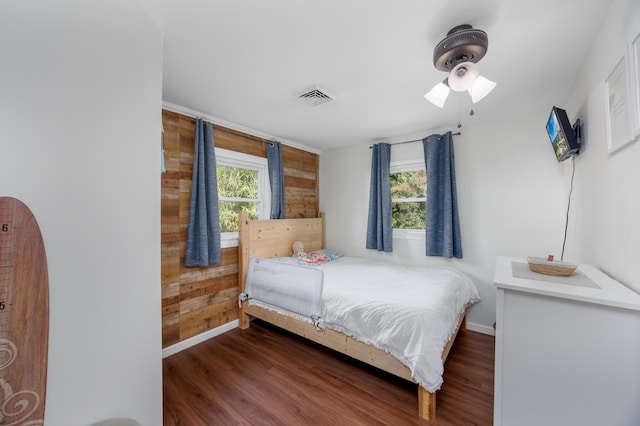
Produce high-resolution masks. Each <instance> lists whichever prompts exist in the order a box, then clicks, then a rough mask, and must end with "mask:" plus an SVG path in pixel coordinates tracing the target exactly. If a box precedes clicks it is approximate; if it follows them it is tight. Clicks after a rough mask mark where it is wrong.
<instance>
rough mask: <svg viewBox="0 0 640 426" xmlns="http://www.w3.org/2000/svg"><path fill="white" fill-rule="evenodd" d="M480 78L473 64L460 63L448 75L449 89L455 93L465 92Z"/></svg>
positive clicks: (476, 67)
mask: <svg viewBox="0 0 640 426" xmlns="http://www.w3.org/2000/svg"><path fill="white" fill-rule="evenodd" d="M479 76H480V71H478V66H477V65H476V64H474V63H473V62H462V63H460V64H458V65H456V66H455V67H453V69H452V70H451V72H450V73H449V87H451V90H454V91H456V92H465V91H467V90H469V89H471V87H473V85H474V84H475V82H476V80H478V77H479Z"/></svg>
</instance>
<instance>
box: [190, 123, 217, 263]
mask: <svg viewBox="0 0 640 426" xmlns="http://www.w3.org/2000/svg"><path fill="white" fill-rule="evenodd" d="M184 257H185V259H184V264H185V266H208V265H212V264H218V263H220V220H219V217H218V179H217V177H216V155H215V147H214V144H213V126H212V125H211V123H207V122H204V121H202V119H200V118H199V119H197V120H196V128H195V138H194V146H193V174H192V181H191V199H190V201H189V223H188V226H187V248H186V252H185V256H184Z"/></svg>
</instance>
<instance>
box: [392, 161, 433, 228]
mask: <svg viewBox="0 0 640 426" xmlns="http://www.w3.org/2000/svg"><path fill="white" fill-rule="evenodd" d="M390 179H391V198H392V200H393V202H392V204H391V216H392V220H391V225H392V227H393V228H394V229H425V226H426V223H425V214H426V204H427V203H426V193H427V172H426V171H425V170H412V171H405V172H397V173H391V175H390Z"/></svg>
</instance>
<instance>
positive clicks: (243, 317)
mask: <svg viewBox="0 0 640 426" xmlns="http://www.w3.org/2000/svg"><path fill="white" fill-rule="evenodd" d="M250 325H251V317H250V316H249V315H247V314H245V313H244V311H243V310H242V309H240V312H239V316H238V327H240V330H246V329H247V328H249V326H250Z"/></svg>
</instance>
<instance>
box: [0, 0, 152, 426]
mask: <svg viewBox="0 0 640 426" xmlns="http://www.w3.org/2000/svg"><path fill="white" fill-rule="evenodd" d="M0 58H1V61H2V65H1V66H0V195H2V196H11V197H15V198H18V199H20V200H22V201H23V202H24V203H26V204H27V205H28V206H29V207H30V208H31V210H32V211H33V213H34V215H35V217H36V219H37V220H38V222H39V225H40V228H41V231H42V234H43V238H44V243H45V248H46V253H47V260H48V270H49V289H50V331H49V363H48V382H47V401H46V414H45V424H47V425H51V426H58V425H59V426H69V425H87V424H90V423H92V422H95V421H98V420H101V419H105V418H109V417H115V416H126V417H131V418H135V419H137V420H138V421H140V422H142V423H143V424H145V425H160V424H162V360H161V346H162V343H161V321H160V319H161V314H160V306H161V296H160V285H159V284H160V174H159V158H160V153H159V149H160V128H161V96H162V86H161V84H162V83H161V77H162V76H161V73H162V34H161V33H160V31H159V30H158V29H157V27H155V25H153V24H152V23H151V22H150V21H149V20H147V19H146V18H145V17H144V16H143V14H141V13H140V12H139V10H137V9H136V7H135V5H134V3H132V2H124V1H122V2H116V1H106V0H105V1H97V2H95V1H92V2H87V1H82V0H64V1H56V2H49V1H31V0H25V1H11V2H0Z"/></svg>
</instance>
